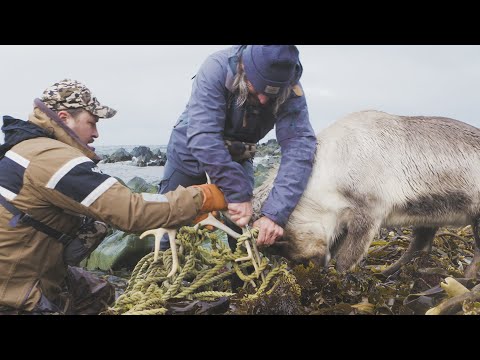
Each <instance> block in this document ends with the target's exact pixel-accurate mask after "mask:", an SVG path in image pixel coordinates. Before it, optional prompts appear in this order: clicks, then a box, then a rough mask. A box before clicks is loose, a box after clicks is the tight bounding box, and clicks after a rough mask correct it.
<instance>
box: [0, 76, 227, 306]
mask: <svg viewBox="0 0 480 360" xmlns="http://www.w3.org/2000/svg"><path fill="white" fill-rule="evenodd" d="M115 113H116V110H114V109H112V108H109V107H107V106H103V105H101V104H100V103H99V102H98V100H97V99H96V98H95V97H94V96H93V95H92V93H91V92H90V90H89V89H88V88H87V87H86V86H85V85H83V84H82V83H80V82H78V81H75V80H68V79H66V80H63V81H60V82H58V83H55V84H54V85H52V86H51V87H49V88H47V89H46V90H45V91H44V93H43V95H42V97H41V98H40V99H35V100H34V109H33V113H32V114H30V116H29V119H28V121H23V120H18V119H14V118H12V117H10V116H4V118H3V120H4V125H3V127H2V130H3V132H4V133H5V143H4V144H3V145H0V195H1V196H0V200H2V201H0V313H1V308H2V306H3V308H4V309H9V310H10V311H13V313H34V314H36V313H98V312H100V311H102V310H103V309H105V308H106V306H107V305H111V302H112V301H113V300H114V289H113V287H112V286H106V287H105V291H104V292H103V295H102V298H99V299H98V301H97V303H98V304H100V306H97V307H96V308H95V310H92V309H90V310H89V309H86V310H85V309H84V311H76V309H75V306H73V307H72V306H68V303H72V302H73V303H75V301H76V299H75V298H74V297H73V299H72V298H71V297H72V293H75V289H72V288H71V287H72V286H70V288H68V286H67V285H68V280H69V279H70V280H72V279H74V278H76V277H77V280H78V278H79V277H82V275H79V273H78V272H76V273H74V274H72V273H71V271H72V269H73V270H74V268H73V267H69V266H67V264H66V263H65V259H64V247H65V246H66V245H65V243H64V242H62V241H61V240H62V239H64V238H65V237H70V236H73V234H75V233H76V232H77V230H78V229H79V228H80V227H81V226H82V223H84V220H85V217H88V218H93V219H94V220H98V221H102V222H105V223H108V224H110V225H113V226H115V227H117V228H119V229H121V230H123V231H126V232H132V233H140V232H143V231H145V230H148V229H154V228H159V227H175V226H181V225H186V224H190V223H192V221H193V220H194V218H195V217H196V216H197V215H199V214H202V213H206V212H209V211H213V210H224V209H226V208H227V204H226V202H225V199H224V196H223V193H222V192H221V191H220V190H219V189H218V188H217V187H216V186H215V185H201V186H196V187H189V188H183V187H181V186H180V187H179V188H178V189H177V190H175V191H172V192H169V193H167V194H165V195H161V194H135V193H132V192H131V191H130V189H129V188H127V187H125V186H124V185H122V184H120V183H119V182H118V181H117V180H116V179H115V178H114V177H111V176H109V175H106V174H103V173H102V172H101V171H100V170H99V168H98V167H97V166H96V163H97V162H98V161H99V160H100V158H99V157H98V156H97V155H96V154H95V152H94V148H92V147H90V146H89V145H88V144H90V143H92V142H93V141H94V139H95V138H97V137H98V131H97V127H96V124H97V122H98V120H99V119H100V118H110V117H112V116H114V115H115ZM2 205H3V206H2ZM25 214H27V215H26V216H25ZM26 219H33V223H34V224H33V225H32V222H31V221H30V222H28V221H25V220H26ZM22 220H23V221H22ZM35 224H36V225H35ZM38 224H40V226H39V225H38ZM97 224H100V223H97ZM42 226H43V227H45V226H46V227H47V228H49V229H50V230H49V231H47V230H45V229H42ZM42 230H43V231H42ZM97 230H98V229H97ZM52 231H53V234H56V233H58V234H59V235H64V237H62V236H57V237H56V236H52ZM59 240H60V241H59ZM96 245H98V244H96ZM67 263H68V261H67ZM86 276H87V277H90V276H92V275H91V274H87V275H86ZM87 281H88V279H87ZM71 283H72V282H71V281H70V284H71ZM108 285H109V284H108ZM65 294H67V295H65ZM69 297H70V299H69V300H66V299H68V298H69ZM94 302H95V301H94ZM74 305H75V304H74ZM77 310H78V309H77ZM11 313H12V312H11Z"/></svg>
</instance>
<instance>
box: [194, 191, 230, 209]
mask: <svg viewBox="0 0 480 360" xmlns="http://www.w3.org/2000/svg"><path fill="white" fill-rule="evenodd" d="M193 187H197V188H199V189H200V190H201V191H202V196H203V204H202V208H201V209H200V212H204V213H205V212H211V211H214V210H227V202H226V201H225V196H223V193H222V192H221V191H220V189H219V188H218V187H217V185H214V184H203V185H193Z"/></svg>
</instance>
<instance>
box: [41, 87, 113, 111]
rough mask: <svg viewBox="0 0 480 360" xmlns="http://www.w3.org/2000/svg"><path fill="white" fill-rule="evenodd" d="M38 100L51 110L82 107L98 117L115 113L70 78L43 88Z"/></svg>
mask: <svg viewBox="0 0 480 360" xmlns="http://www.w3.org/2000/svg"><path fill="white" fill-rule="evenodd" d="M40 100H42V102H43V103H45V105H47V106H48V107H49V108H50V109H51V110H53V111H60V110H68V109H80V108H82V109H85V110H88V111H90V112H91V113H92V114H93V115H96V116H98V117H99V118H111V117H112V116H114V115H115V114H116V113H117V110H115V109H112V108H109V107H108V106H104V105H101V104H100V103H99V102H98V100H97V98H96V97H95V96H93V95H92V92H91V91H90V90H89V89H88V88H87V87H86V86H85V85H84V84H82V83H81V82H79V81H76V80H71V79H65V80H62V81H59V82H57V83H55V84H53V85H52V86H50V87H48V88H47V89H45V91H44V92H43V94H42V96H41V98H40Z"/></svg>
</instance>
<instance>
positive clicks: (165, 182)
mask: <svg viewBox="0 0 480 360" xmlns="http://www.w3.org/2000/svg"><path fill="white" fill-rule="evenodd" d="M242 166H243V168H244V169H245V171H246V172H247V174H248V175H249V179H250V182H251V184H252V187H253V181H254V178H253V163H252V161H251V160H246V161H243V163H242ZM206 182H207V177H206V175H205V174H199V175H198V176H190V175H187V174H185V173H184V172H182V171H181V170H180V169H177V168H175V167H174V166H173V165H172V164H171V163H170V162H169V161H167V163H166V164H165V169H164V173H163V179H162V181H161V182H160V188H159V191H158V192H159V193H160V194H165V193H166V192H169V191H173V190H175V189H176V188H177V187H178V185H182V186H184V187H188V186H192V185H200V184H205V183H206ZM225 221H226V223H225V224H226V225H227V226H228V227H230V228H231V229H232V230H233V231H235V232H237V233H239V234H241V233H242V231H241V229H240V228H239V227H238V226H236V225H235V224H234V223H233V222H231V221H229V220H228V219H226V220H225ZM228 243H229V244H230V248H231V249H232V251H234V250H235V246H236V243H237V241H236V240H235V239H234V238H232V237H230V236H229V237H228ZM169 247H170V243H169V241H168V236H167V235H164V236H163V238H162V239H161V241H160V250H162V251H165V250H167V249H168V248H169Z"/></svg>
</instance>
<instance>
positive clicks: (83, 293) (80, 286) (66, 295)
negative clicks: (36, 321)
mask: <svg viewBox="0 0 480 360" xmlns="http://www.w3.org/2000/svg"><path fill="white" fill-rule="evenodd" d="M114 302H115V287H114V286H113V285H112V284H111V283H109V282H108V281H107V280H104V279H101V278H100V277H98V276H96V275H94V274H92V273H90V272H88V271H86V270H84V269H83V268H80V267H76V266H68V269H67V278H66V284H65V288H64V291H63V292H62V293H61V294H59V296H58V298H57V299H55V301H50V300H49V299H48V298H47V297H46V296H45V295H43V294H42V297H41V298H40V300H39V301H38V303H37V304H36V305H35V308H34V309H33V310H32V311H24V310H17V309H13V308H9V307H0V315H98V314H99V313H100V312H102V311H105V310H107V308H108V306H110V305H113V303H114Z"/></svg>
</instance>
